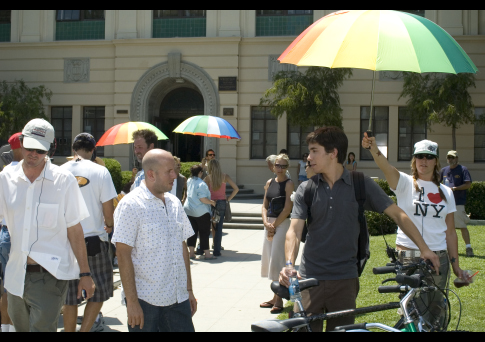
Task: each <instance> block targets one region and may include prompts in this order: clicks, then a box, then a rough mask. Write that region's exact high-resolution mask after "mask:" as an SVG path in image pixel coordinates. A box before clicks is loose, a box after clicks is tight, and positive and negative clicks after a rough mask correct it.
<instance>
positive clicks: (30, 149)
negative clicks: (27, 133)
mask: <svg viewBox="0 0 485 342" xmlns="http://www.w3.org/2000/svg"><path fill="white" fill-rule="evenodd" d="M24 148H25V147H24ZM25 150H26V151H28V152H35V153H37V154H47V152H48V151H44V150H36V149H33V148H26V149H25Z"/></svg>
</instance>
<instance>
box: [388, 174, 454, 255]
mask: <svg viewBox="0 0 485 342" xmlns="http://www.w3.org/2000/svg"><path fill="white" fill-rule="evenodd" d="M418 186H419V188H420V190H421V191H420V192H418V191H416V188H415V187H414V180H413V177H412V176H410V175H407V174H405V173H402V172H400V177H399V182H398V184H397V189H396V190H393V191H394V193H395V194H396V196H397V204H398V206H399V207H400V208H401V209H402V210H404V212H405V213H406V214H407V215H408V216H409V218H410V219H411V221H413V223H414V225H415V226H416V227H417V228H418V231H419V232H420V233H421V235H422V236H423V239H424V242H426V244H427V245H428V247H429V248H430V249H431V250H432V251H441V250H446V249H447V245H446V230H447V226H446V216H447V215H448V214H451V213H454V212H455V211H456V205H455V198H454V197H453V192H452V191H451V189H450V188H448V187H447V186H445V185H441V190H442V191H443V193H444V195H445V197H446V201H443V200H442V199H441V197H440V192H439V190H438V186H436V184H434V183H433V182H427V181H423V180H421V179H418ZM396 245H400V246H404V247H407V248H410V249H416V250H417V249H418V247H417V246H416V245H415V244H414V242H412V241H411V239H410V238H408V237H407V235H406V234H404V232H403V231H402V230H401V228H399V229H398V232H397V239H396Z"/></svg>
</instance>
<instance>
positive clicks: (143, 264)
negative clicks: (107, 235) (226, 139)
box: [112, 149, 197, 332]
mask: <svg viewBox="0 0 485 342" xmlns="http://www.w3.org/2000/svg"><path fill="white" fill-rule="evenodd" d="M143 170H145V180H143V181H142V182H141V184H140V186H139V187H138V188H136V189H135V190H133V191H132V192H130V193H129V194H128V195H126V196H125V197H124V198H123V201H121V202H120V203H119V204H118V207H117V208H116V211H115V215H114V220H115V227H116V228H115V233H114V235H113V239H112V242H113V243H114V244H116V249H117V256H118V265H119V268H120V275H121V282H122V283H123V288H124V292H125V295H126V307H127V311H128V330H129V331H130V332H193V331H194V325H193V323H192V316H193V315H194V314H195V312H196V311H197V302H196V300H195V297H194V293H193V291H192V278H191V275H190V260H189V253H188V250H187V245H186V243H185V240H187V239H188V238H189V237H191V236H192V235H194V231H193V230H192V226H191V225H190V221H189V219H188V217H187V215H186V214H185V212H184V209H183V207H182V204H181V203H180V201H179V200H178V199H177V197H175V196H174V195H172V194H170V190H171V189H172V186H173V182H174V179H175V178H177V173H176V171H175V162H174V159H173V156H172V155H171V154H170V153H169V152H167V151H164V150H160V149H155V150H151V151H149V152H147V154H146V155H145V156H144V158H143Z"/></svg>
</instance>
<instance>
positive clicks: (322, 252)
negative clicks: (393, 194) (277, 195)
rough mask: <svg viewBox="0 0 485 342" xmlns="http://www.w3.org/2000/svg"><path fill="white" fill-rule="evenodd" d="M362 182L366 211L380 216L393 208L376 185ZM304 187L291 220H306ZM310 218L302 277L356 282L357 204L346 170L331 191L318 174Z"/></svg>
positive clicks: (358, 230)
mask: <svg viewBox="0 0 485 342" xmlns="http://www.w3.org/2000/svg"><path fill="white" fill-rule="evenodd" d="M364 179H365V192H366V202H365V210H369V211H375V212H378V213H382V212H384V210H386V209H387V208H388V207H389V206H391V205H392V204H394V202H393V201H392V199H390V198H389V196H387V195H386V193H385V192H384V191H383V190H382V189H381V188H380V187H379V185H377V183H376V182H374V181H373V180H372V179H371V178H369V177H364ZM310 181H311V180H310ZM307 183H308V182H304V183H302V184H301V185H300V186H299V187H298V190H297V191H296V195H295V201H294V205H293V212H292V214H291V218H292V219H300V220H306V219H307V216H308V207H307V205H306V204H305V199H304V193H305V188H306V185H307ZM311 214H312V218H313V221H312V224H311V225H310V227H308V235H307V240H306V243H305V247H304V249H303V255H302V260H301V265H300V274H301V275H302V277H304V278H316V279H318V280H343V279H353V278H357V277H358V271H357V251H358V240H359V233H360V224H359V218H358V216H359V204H358V203H357V201H356V199H355V192H354V187H353V184H352V175H351V174H350V172H349V171H348V170H346V169H344V173H343V174H342V177H341V178H340V179H339V180H338V181H337V182H335V184H334V186H333V188H332V189H330V187H329V185H328V183H327V182H326V181H325V180H324V178H323V176H322V175H321V174H320V177H319V182H318V187H317V189H316V191H315V196H314V198H313V204H312V207H311Z"/></svg>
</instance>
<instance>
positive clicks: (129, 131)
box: [96, 122, 168, 146]
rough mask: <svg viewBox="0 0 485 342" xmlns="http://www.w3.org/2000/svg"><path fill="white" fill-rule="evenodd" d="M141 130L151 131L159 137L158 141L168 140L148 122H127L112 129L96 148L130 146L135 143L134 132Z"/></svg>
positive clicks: (105, 134)
mask: <svg viewBox="0 0 485 342" xmlns="http://www.w3.org/2000/svg"><path fill="white" fill-rule="evenodd" d="M140 129H149V130H151V131H153V132H155V134H156V135H157V137H158V140H167V139H168V137H167V136H166V135H165V134H163V132H162V131H161V130H159V129H158V128H157V127H155V126H153V125H151V124H149V123H146V122H125V123H122V124H119V125H116V126H113V127H111V128H110V129H108V130H107V131H106V133H104V134H103V136H102V137H101V138H100V139H99V141H98V143H97V144H96V146H107V145H119V144H130V143H132V142H133V132H135V131H138V130H140Z"/></svg>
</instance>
